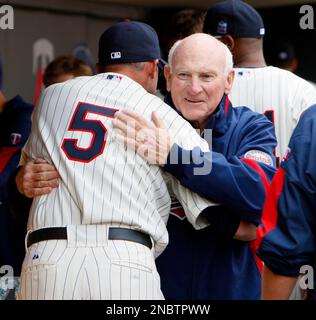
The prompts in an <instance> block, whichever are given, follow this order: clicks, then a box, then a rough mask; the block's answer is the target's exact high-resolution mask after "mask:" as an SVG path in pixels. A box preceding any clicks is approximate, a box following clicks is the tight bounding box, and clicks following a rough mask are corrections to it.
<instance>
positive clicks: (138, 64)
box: [126, 62, 146, 71]
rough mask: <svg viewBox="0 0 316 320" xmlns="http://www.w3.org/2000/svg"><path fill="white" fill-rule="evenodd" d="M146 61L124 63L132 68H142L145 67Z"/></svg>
mask: <svg viewBox="0 0 316 320" xmlns="http://www.w3.org/2000/svg"><path fill="white" fill-rule="evenodd" d="M145 64H146V62H131V63H126V65H128V66H129V67H131V68H134V69H136V70H140V71H141V70H143V69H144V67H145Z"/></svg>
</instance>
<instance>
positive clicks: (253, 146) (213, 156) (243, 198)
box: [164, 112, 276, 225]
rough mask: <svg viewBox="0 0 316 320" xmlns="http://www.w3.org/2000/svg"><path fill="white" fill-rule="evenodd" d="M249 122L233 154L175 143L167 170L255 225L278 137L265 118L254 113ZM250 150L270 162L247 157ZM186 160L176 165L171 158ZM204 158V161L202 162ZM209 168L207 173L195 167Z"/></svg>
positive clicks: (272, 163) (195, 190)
mask: <svg viewBox="0 0 316 320" xmlns="http://www.w3.org/2000/svg"><path fill="white" fill-rule="evenodd" d="M250 114H251V117H250V118H249V121H248V123H247V125H246V126H245V127H244V128H243V129H242V133H240V132H239V134H240V136H241V138H240V140H239V145H238V146H235V147H236V152H235V155H234V156H231V157H225V156H224V155H223V154H222V153H219V152H214V151H213V152H203V151H201V149H200V148H194V149H193V150H185V149H182V148H181V147H179V146H178V145H176V144H175V145H173V147H172V149H171V151H170V153H169V157H168V159H167V163H166V165H165V166H164V169H165V170H166V171H168V172H169V173H171V174H172V175H173V176H174V177H176V178H177V179H178V180H179V181H180V183H181V184H182V185H183V186H185V187H187V188H188V189H190V190H192V191H194V192H196V193H198V194H200V195H201V196H204V197H206V198H208V199H210V200H212V201H214V202H218V203H221V204H223V205H225V206H226V207H228V208H232V209H234V210H235V212H236V214H239V217H240V218H241V219H242V220H245V221H249V222H251V223H254V224H256V225H259V224H260V222H261V213H262V208H263V204H264V200H265V196H266V188H267V186H268V184H269V181H270V180H272V177H273V174H274V173H275V157H274V154H273V152H274V149H275V146H276V139H275V134H274V127H273V124H272V123H271V122H270V121H269V120H267V118H266V117H264V116H261V115H259V114H256V113H253V112H251V113H250ZM250 150H258V151H259V152H262V153H263V154H265V155H266V156H267V157H268V159H271V162H270V163H269V165H268V164H265V163H263V162H259V161H255V160H252V159H244V157H245V154H246V153H247V152H248V151H250ZM174 154H177V156H178V159H186V160H188V161H185V162H184V161H183V162H180V163H176V164H174V161H172V158H173V156H174ZM201 160H202V163H201ZM203 166H204V168H210V169H211V170H208V172H207V173H205V174H196V172H197V171H196V170H197V169H198V170H199V169H201V168H202V167H203Z"/></svg>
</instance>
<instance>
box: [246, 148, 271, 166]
mask: <svg viewBox="0 0 316 320" xmlns="http://www.w3.org/2000/svg"><path fill="white" fill-rule="evenodd" d="M244 158H245V159H251V160H254V161H257V162H261V163H264V164H267V165H269V166H273V160H272V157H271V156H270V155H269V154H268V153H265V152H263V151H260V150H249V151H247V152H246V153H245V156H244Z"/></svg>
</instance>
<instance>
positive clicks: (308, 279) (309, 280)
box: [299, 265, 314, 290]
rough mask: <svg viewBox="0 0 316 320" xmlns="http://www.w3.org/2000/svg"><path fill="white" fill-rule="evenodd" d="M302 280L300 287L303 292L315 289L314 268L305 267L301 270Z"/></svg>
mask: <svg viewBox="0 0 316 320" xmlns="http://www.w3.org/2000/svg"><path fill="white" fill-rule="evenodd" d="M300 274H301V278H300V280H299V285H300V288H301V289H302V290H306V289H314V269H313V267H312V266H309V265H304V266H301V268H300Z"/></svg>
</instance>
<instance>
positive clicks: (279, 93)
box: [229, 67, 316, 158]
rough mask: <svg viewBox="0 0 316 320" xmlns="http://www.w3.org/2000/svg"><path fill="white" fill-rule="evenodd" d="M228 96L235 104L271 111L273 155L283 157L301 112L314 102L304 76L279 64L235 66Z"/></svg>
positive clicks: (256, 109)
mask: <svg viewBox="0 0 316 320" xmlns="http://www.w3.org/2000/svg"><path fill="white" fill-rule="evenodd" d="M229 97H230V99H231V101H232V103H233V105H234V106H247V107H249V108H250V109H252V110H254V111H256V112H259V113H263V114H264V113H265V112H267V111H271V110H272V111H273V113H274V125H275V133H276V137H277V141H278V146H277V149H276V155H277V156H278V157H281V158H282V156H283V155H284V154H285V151H286V149H287V146H288V143H289V140H290V136H291V134H292V131H293V129H294V128H295V126H296V124H297V122H298V120H299V117H300V115H301V113H302V112H303V111H304V110H305V109H306V108H308V107H309V106H311V105H312V104H315V103H316V90H315V88H314V87H313V86H312V85H311V84H310V83H309V82H307V81H306V80H304V79H302V78H300V77H298V76H296V75H295V74H293V73H291V72H289V71H286V70H282V69H279V68H275V67H264V68H236V69H235V80H234V84H233V88H232V92H231V93H230V95H229Z"/></svg>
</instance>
